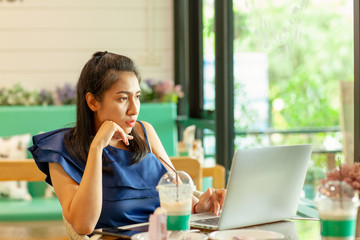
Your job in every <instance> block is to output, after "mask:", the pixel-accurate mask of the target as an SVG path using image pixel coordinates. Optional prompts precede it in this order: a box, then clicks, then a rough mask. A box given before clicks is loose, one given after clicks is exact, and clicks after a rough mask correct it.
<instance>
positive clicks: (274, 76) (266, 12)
mask: <svg viewBox="0 0 360 240" xmlns="http://www.w3.org/2000/svg"><path fill="white" fill-rule="evenodd" d="M301 3H302V2H300V1H299V2H298V5H296V3H291V4H283V5H281V4H277V5H275V4H271V3H270V2H269V3H268V5H267V6H257V7H256V8H253V9H251V11H248V12H242V11H241V10H236V11H235V13H234V14H235V16H234V19H235V21H239V23H241V24H245V25H246V26H247V29H245V27H242V28H241V31H240V32H242V34H235V39H234V46H235V51H237V52H242V51H245V52H259V51H260V52H267V54H268V59H269V85H270V89H269V94H270V101H271V102H273V101H274V100H275V99H281V100H282V101H283V102H284V103H286V106H285V108H284V109H283V110H282V111H280V112H272V113H273V116H272V124H273V126H272V127H275V128H291V127H305V126H335V125H339V93H338V81H340V80H351V79H353V46H352V41H353V40H352V22H351V19H349V18H346V17H345V16H344V15H343V14H342V13H341V12H339V11H337V9H336V8H328V7H327V6H320V5H317V6H305V5H304V6H300V4H301ZM339 4H340V5H341V3H339ZM263 5H266V3H263ZM300 7H302V8H300ZM340 7H341V6H340ZM295 10H296V11H295ZM235 26H237V24H236V22H235Z"/></svg>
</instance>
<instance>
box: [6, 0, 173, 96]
mask: <svg viewBox="0 0 360 240" xmlns="http://www.w3.org/2000/svg"><path fill="white" fill-rule="evenodd" d="M172 4H173V1H172V0H0V87H2V86H5V87H9V86H12V85H14V84H15V83H17V82H19V83H21V84H22V85H23V86H24V87H27V88H49V89H53V88H55V87H56V86H60V85H63V84H64V83H71V84H75V83H76V82H77V78H78V76H79V73H80V71H81V68H82V67H83V65H84V64H85V62H86V61H87V60H88V59H89V58H90V57H91V55H92V54H93V53H94V52H95V51H98V50H102V51H103V50H107V51H109V52H115V53H119V54H123V55H126V56H129V57H131V58H132V59H133V60H134V61H135V62H136V63H137V65H138V67H139V69H140V72H141V75H142V78H143V79H146V78H153V79H159V80H169V79H171V80H173V77H174V73H173V72H174V71H173V6H172Z"/></svg>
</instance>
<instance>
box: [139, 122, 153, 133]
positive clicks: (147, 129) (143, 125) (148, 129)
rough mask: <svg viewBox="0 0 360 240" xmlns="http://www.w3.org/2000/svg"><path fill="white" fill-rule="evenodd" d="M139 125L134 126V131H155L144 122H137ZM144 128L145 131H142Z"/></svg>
mask: <svg viewBox="0 0 360 240" xmlns="http://www.w3.org/2000/svg"><path fill="white" fill-rule="evenodd" d="M137 122H138V123H139V124H136V125H135V127H137V129H136V130H140V128H142V129H143V130H145V132H149V131H150V132H154V131H155V129H154V127H153V126H152V125H151V124H150V123H149V122H146V121H137ZM144 128H145V129H144Z"/></svg>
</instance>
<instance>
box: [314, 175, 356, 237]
mask: <svg viewBox="0 0 360 240" xmlns="http://www.w3.org/2000/svg"><path fill="white" fill-rule="evenodd" d="M316 204H317V209H318V212H319V217H320V231H321V238H322V240H352V239H355V230H356V216H357V209H358V203H357V195H356V194H354V191H353V189H352V187H351V186H350V185H348V184H347V183H345V182H340V181H332V182H328V183H327V184H325V185H324V187H321V188H320V190H319V193H318V196H317V198H316Z"/></svg>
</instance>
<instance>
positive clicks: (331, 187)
mask: <svg viewBox="0 0 360 240" xmlns="http://www.w3.org/2000/svg"><path fill="white" fill-rule="evenodd" d="M316 198H317V199H318V200H320V199H324V198H328V199H332V200H343V201H349V200H351V201H352V202H357V201H358V194H357V192H356V191H355V190H354V188H353V187H352V186H351V185H350V184H348V183H347V182H345V181H329V182H326V183H325V184H324V185H323V186H320V187H319V191H318V193H317V196H316Z"/></svg>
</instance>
